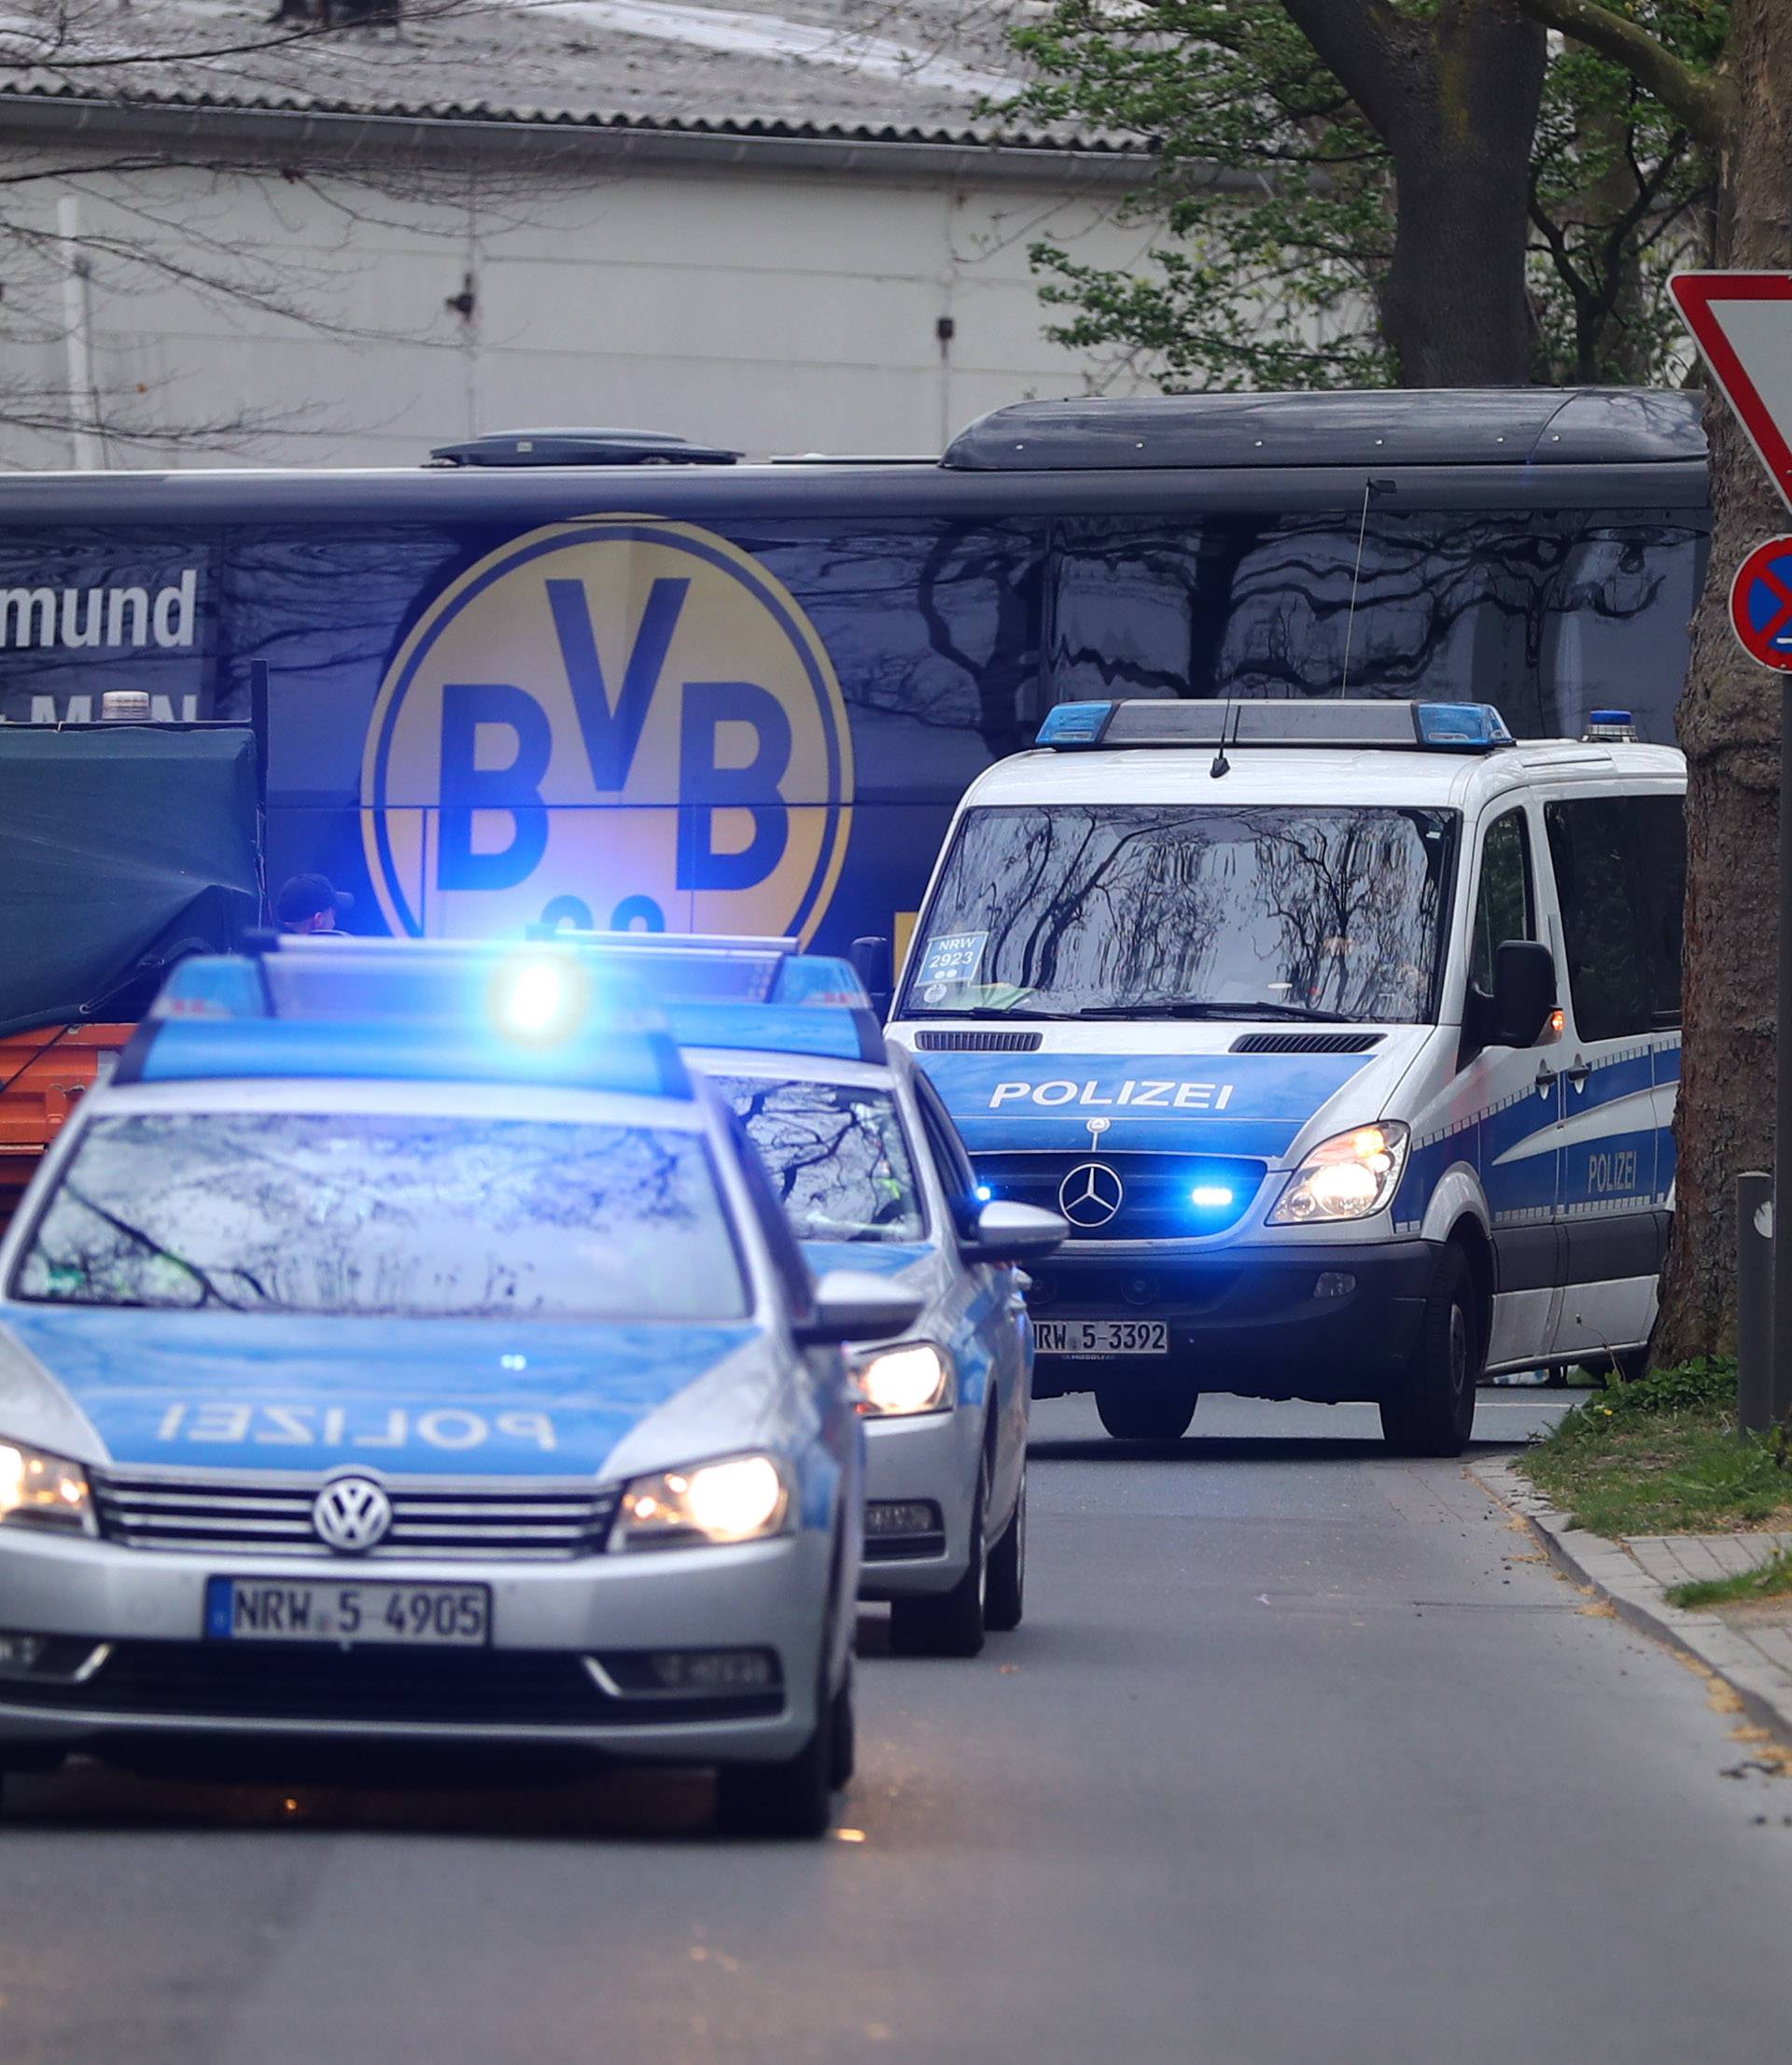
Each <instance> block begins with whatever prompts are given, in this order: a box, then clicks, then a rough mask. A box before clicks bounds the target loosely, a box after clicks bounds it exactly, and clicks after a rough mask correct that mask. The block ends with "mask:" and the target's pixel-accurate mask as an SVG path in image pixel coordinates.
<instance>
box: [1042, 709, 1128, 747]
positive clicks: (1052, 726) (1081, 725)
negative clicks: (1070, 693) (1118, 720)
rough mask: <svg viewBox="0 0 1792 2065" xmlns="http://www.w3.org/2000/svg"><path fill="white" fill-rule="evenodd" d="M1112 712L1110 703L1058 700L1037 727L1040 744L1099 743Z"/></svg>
mask: <svg viewBox="0 0 1792 2065" xmlns="http://www.w3.org/2000/svg"><path fill="white" fill-rule="evenodd" d="M1112 716H1113V704H1112V703H1059V704H1058V706H1057V709H1050V710H1047V711H1046V713H1045V722H1044V723H1043V724H1042V725H1041V726H1040V727H1039V737H1038V740H1037V743H1038V744H1040V745H1042V746H1099V744H1100V743H1101V734H1102V733H1103V732H1104V731H1106V730H1107V728H1108V719H1109V718H1110V717H1112Z"/></svg>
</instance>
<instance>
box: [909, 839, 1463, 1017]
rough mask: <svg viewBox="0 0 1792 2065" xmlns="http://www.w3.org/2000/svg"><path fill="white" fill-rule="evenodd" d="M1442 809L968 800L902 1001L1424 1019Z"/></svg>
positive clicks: (990, 1012) (1114, 1013) (1021, 1012)
mask: <svg viewBox="0 0 1792 2065" xmlns="http://www.w3.org/2000/svg"><path fill="white" fill-rule="evenodd" d="M1458 822H1459V821H1458V814H1457V813H1456V812H1455V811H1453V810H1421V809H1393V808H1375V807H1359V808H1314V807H1309V806H1285V805H1247V806H1239V807H1234V808H1215V807H1211V806H1205V805H1203V806H1198V807H1193V806H1188V805H1183V804H1165V805H1149V806H1114V805H1105V804H1098V805H1082V804H1069V803H1057V804H1053V805H1052V806H1050V807H1049V808H1043V807H1034V806H1023V807H1001V808H989V809H982V810H972V811H969V812H967V813H966V815H965V817H964V819H963V821H962V822H961V823H960V824H959V831H958V835H957V836H956V838H955V839H954V841H953V844H952V850H951V853H950V855H949V856H948V858H947V861H946V864H945V871H944V873H943V875H942V877H941V880H940V885H939V888H938V891H937V892H936V893H935V895H934V897H933V900H932V903H931V906H930V908H929V910H928V913H927V918H926V922H925V926H924V928H923V930H922V932H921V933H920V934H919V935H918V936H917V940H916V943H915V947H914V949H913V951H912V952H911V954H910V956H909V963H908V965H909V973H908V976H907V978H906V982H905V985H904V990H903V1015H904V1016H908V1017H913V1018H947V1017H961V1016H964V1015H966V1014H967V1013H969V1014H973V1015H976V1016H979V1017H982V1016H1000V1017H1003V1018H1157V1017H1163V1018H1176V1017H1187V1018H1264V1019H1283V1018H1286V1019H1319V1020H1330V1021H1335V1022H1355V1023H1368V1024H1406V1023H1413V1022H1418V1021H1421V1020H1424V1019H1426V1018H1430V1017H1431V1015H1432V1010H1433V993H1434V990H1435V981H1436V976H1437V962H1438V952H1439V942H1440V938H1441V933H1442V928H1441V925H1440V922H1439V919H1440V915H1441V912H1442V909H1443V906H1444V900H1445V896H1446V894H1447V892H1448V885H1449V878H1450V864H1451V859H1452V856H1453V853H1454V850H1455V842H1456V833H1457V825H1458Z"/></svg>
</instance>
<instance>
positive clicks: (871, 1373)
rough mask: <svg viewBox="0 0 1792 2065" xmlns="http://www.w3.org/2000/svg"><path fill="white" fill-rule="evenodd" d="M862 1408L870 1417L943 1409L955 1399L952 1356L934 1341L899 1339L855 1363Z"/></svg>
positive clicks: (896, 1416) (885, 1416)
mask: <svg viewBox="0 0 1792 2065" xmlns="http://www.w3.org/2000/svg"><path fill="white" fill-rule="evenodd" d="M852 1376H853V1382H854V1383H855V1384H857V1385H858V1386H859V1410H860V1412H862V1413H864V1414H865V1415H866V1416H867V1417H868V1418H871V1419H898V1418H901V1417H903V1416H904V1415H906V1414H910V1413H916V1412H945V1410H946V1408H947V1407H948V1406H949V1405H950V1404H951V1403H952V1378H953V1370H952V1358H951V1356H948V1355H947V1354H946V1352H945V1349H944V1348H936V1347H935V1346H934V1345H933V1343H932V1342H931V1341H903V1342H898V1343H897V1345H896V1346H895V1347H893V1348H879V1349H878V1350H877V1351H876V1352H875V1354H873V1355H869V1356H865V1358H864V1359H863V1361H861V1362H858V1363H855V1364H854V1366H853V1371H852Z"/></svg>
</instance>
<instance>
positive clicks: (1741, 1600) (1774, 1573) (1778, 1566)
mask: <svg viewBox="0 0 1792 2065" xmlns="http://www.w3.org/2000/svg"><path fill="white" fill-rule="evenodd" d="M1788 1592H1792V1556H1788V1555H1785V1554H1780V1555H1773V1556H1770V1557H1769V1558H1768V1559H1767V1561H1766V1562H1765V1563H1763V1564H1757V1566H1756V1567H1755V1568H1754V1569H1753V1570H1739V1571H1737V1572H1736V1574H1735V1575H1734V1576H1733V1577H1729V1578H1701V1579H1699V1580H1697V1581H1696V1582H1694V1583H1692V1584H1676V1585H1674V1586H1673V1587H1672V1588H1671V1590H1670V1591H1669V1593H1668V1604H1669V1605H1670V1606H1749V1605H1752V1604H1753V1602H1754V1601H1755V1600H1757V1599H1777V1598H1780V1597H1782V1596H1784V1594H1786V1593H1788Z"/></svg>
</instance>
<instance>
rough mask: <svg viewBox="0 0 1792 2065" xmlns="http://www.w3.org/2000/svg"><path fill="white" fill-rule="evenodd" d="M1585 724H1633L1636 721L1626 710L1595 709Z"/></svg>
mask: <svg viewBox="0 0 1792 2065" xmlns="http://www.w3.org/2000/svg"><path fill="white" fill-rule="evenodd" d="M1587 722H1588V723H1589V724H1633V723H1635V722H1636V719H1635V718H1634V717H1633V716H1632V715H1631V712H1630V711H1629V710H1628V709H1596V710H1594V712H1593V713H1592V715H1591V716H1590V717H1589V719H1588V720H1587Z"/></svg>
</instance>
